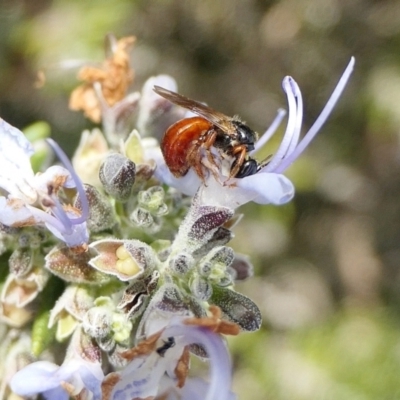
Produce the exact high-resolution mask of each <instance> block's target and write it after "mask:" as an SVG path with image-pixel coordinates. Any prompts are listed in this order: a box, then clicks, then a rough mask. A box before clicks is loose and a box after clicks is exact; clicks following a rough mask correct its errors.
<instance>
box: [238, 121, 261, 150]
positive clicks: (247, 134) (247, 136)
mask: <svg viewBox="0 0 400 400" xmlns="http://www.w3.org/2000/svg"><path fill="white" fill-rule="evenodd" d="M233 124H234V125H235V127H236V133H237V135H238V138H237V140H238V141H239V143H240V144H246V145H248V147H249V150H252V149H253V148H254V143H255V141H256V139H257V135H256V133H255V132H254V131H253V130H251V129H250V128H249V127H248V126H247V125H245V124H242V123H241V122H238V121H234V122H233Z"/></svg>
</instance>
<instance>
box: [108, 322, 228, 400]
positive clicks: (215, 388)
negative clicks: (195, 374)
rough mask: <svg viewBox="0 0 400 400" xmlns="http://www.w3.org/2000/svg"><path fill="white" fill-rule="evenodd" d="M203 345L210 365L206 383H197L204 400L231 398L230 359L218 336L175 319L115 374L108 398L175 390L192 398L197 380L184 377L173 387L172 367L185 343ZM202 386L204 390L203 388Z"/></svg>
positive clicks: (120, 399)
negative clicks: (151, 348)
mask: <svg viewBox="0 0 400 400" xmlns="http://www.w3.org/2000/svg"><path fill="white" fill-rule="evenodd" d="M193 343H196V344H199V345H201V346H203V348H204V349H205V350H206V352H207V354H208V357H209V358H208V360H209V364H210V383H209V384H204V385H201V386H202V389H203V391H202V392H201V398H202V399H204V400H231V399H233V398H234V397H232V393H231V392H230V387H231V362H230V358H229V353H228V350H227V348H226V346H225V343H224V341H223V339H222V337H221V336H220V335H218V334H216V333H214V332H212V331H211V330H209V329H207V328H205V327H201V326H188V325H185V324H184V323H182V322H181V321H179V320H175V321H172V322H170V323H169V325H168V326H167V327H166V328H165V329H164V330H163V332H162V334H161V336H160V337H159V338H158V341H157V345H156V346H157V347H156V348H155V350H154V351H151V352H149V353H147V354H145V355H141V356H136V357H134V358H133V359H132V361H131V362H130V363H129V364H128V365H127V366H126V367H125V368H124V370H123V371H121V372H119V373H118V376H119V380H118V381H117V382H116V384H115V386H114V387H113V388H112V390H111V392H110V396H109V397H108V399H110V400H130V399H133V398H143V399H145V398H152V397H153V396H156V395H160V396H162V395H164V394H166V393H171V394H172V393H179V394H180V395H181V396H183V397H181V398H182V399H187V400H189V399H193V397H191V393H192V392H193V390H196V389H195V388H196V387H197V388H198V387H199V386H198V381H197V380H195V381H191V380H188V382H187V384H188V386H187V387H186V384H185V385H184V386H183V387H182V388H181V389H179V388H176V386H177V382H178V378H179V377H177V376H176V370H175V368H176V366H177V364H178V361H179V360H180V359H181V357H182V353H183V351H184V348H185V346H188V345H190V344H193ZM204 389H205V390H204Z"/></svg>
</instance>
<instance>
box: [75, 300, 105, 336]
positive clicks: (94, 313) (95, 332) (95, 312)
mask: <svg viewBox="0 0 400 400" xmlns="http://www.w3.org/2000/svg"><path fill="white" fill-rule="evenodd" d="M111 324H112V310H111V309H109V308H108V307H104V306H99V307H92V308H90V309H89V310H88V312H87V313H86V314H85V316H84V317H83V321H82V328H83V330H84V331H85V333H87V334H88V335H89V336H91V337H93V338H95V339H102V338H105V337H107V336H108V335H109V334H110V332H111Z"/></svg>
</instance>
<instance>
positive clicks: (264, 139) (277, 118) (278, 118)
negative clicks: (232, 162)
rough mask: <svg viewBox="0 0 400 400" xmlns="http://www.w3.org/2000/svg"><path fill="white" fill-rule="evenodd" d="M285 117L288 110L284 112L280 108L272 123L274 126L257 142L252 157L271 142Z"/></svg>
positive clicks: (251, 153)
mask: <svg viewBox="0 0 400 400" xmlns="http://www.w3.org/2000/svg"><path fill="white" fill-rule="evenodd" d="M285 115H286V110H284V109H283V108H280V109H279V110H278V113H277V114H276V116H275V118H274V120H273V121H272V124H271V125H270V126H269V128H268V129H267V130H266V131H265V133H264V134H263V135H262V136H261V137H260V139H259V140H258V141H257V143H256V145H255V148H254V150H253V151H252V152H250V155H251V156H252V155H254V154H255V153H257V151H258V150H260V149H261V148H262V147H263V146H264V145H265V144H266V143H267V142H268V141H269V139H271V137H272V136H273V135H274V133H275V132H276V130H277V129H278V127H279V125H280V124H281V122H282V120H283V118H284V116H285Z"/></svg>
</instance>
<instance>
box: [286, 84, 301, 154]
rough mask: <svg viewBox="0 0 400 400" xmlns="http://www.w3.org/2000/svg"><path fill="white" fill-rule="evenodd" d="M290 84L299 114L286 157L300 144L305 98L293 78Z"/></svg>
mask: <svg viewBox="0 0 400 400" xmlns="http://www.w3.org/2000/svg"><path fill="white" fill-rule="evenodd" d="M289 83H290V87H291V89H292V91H293V93H294V96H295V98H296V100H297V114H296V117H297V118H296V121H295V127H294V132H293V136H292V141H291V142H290V146H289V148H288V150H287V152H286V154H285V157H286V156H288V155H290V154H291V153H292V152H293V151H294V149H295V148H296V146H297V143H298V142H299V138H300V132H301V124H302V122H303V98H302V96H301V91H300V88H299V85H298V84H297V82H296V81H295V80H294V79H293V78H291V77H289ZM285 157H284V158H285Z"/></svg>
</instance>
